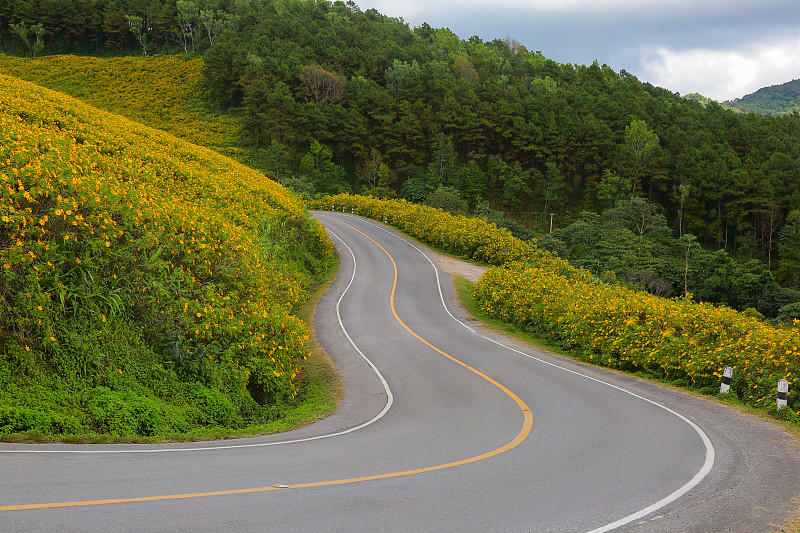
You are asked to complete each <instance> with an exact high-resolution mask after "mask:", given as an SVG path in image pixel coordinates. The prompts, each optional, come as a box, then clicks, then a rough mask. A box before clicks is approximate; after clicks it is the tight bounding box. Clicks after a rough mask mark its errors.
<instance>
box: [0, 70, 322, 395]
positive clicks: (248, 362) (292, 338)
mask: <svg viewBox="0 0 800 533" xmlns="http://www.w3.org/2000/svg"><path fill="white" fill-rule="evenodd" d="M270 220H272V221H275V220H279V221H282V223H283V224H286V225H290V226H292V227H296V228H300V230H299V231H304V232H305V234H304V235H305V238H307V239H308V240H312V241H315V243H316V244H315V246H316V248H317V249H318V250H322V255H323V256H324V257H322V258H321V260H322V262H323V263H325V262H328V261H330V260H331V259H332V250H331V248H330V244H329V243H328V240H327V237H326V235H325V232H324V230H323V229H322V227H321V226H320V225H319V224H317V223H316V222H314V221H311V220H309V218H308V214H307V212H306V211H305V207H304V206H303V205H302V204H301V203H300V202H299V201H298V199H297V198H296V197H295V196H294V195H293V194H291V193H289V192H287V191H286V189H284V188H282V187H281V186H279V185H278V184H276V183H275V182H273V181H271V180H269V179H267V178H266V177H265V176H264V175H263V174H261V173H259V172H257V171H254V170H252V169H250V168H247V167H245V166H243V165H240V164H238V163H236V162H234V161H232V160H230V159H228V158H226V157H224V156H221V155H219V154H218V153H216V152H213V151H211V150H209V149H206V148H201V147H199V146H196V145H192V144H189V143H186V142H184V141H182V140H179V139H177V138H175V137H173V136H171V135H168V134H166V133H163V132H160V131H157V130H154V129H151V128H148V127H145V126H142V125H140V124H138V123H135V122H132V121H129V120H126V119H124V118H122V117H120V116H117V115H112V114H109V113H105V112H101V111H98V110H97V109H94V108H91V107H89V106H87V105H85V104H82V103H80V102H78V101H77V100H74V99H73V98H70V97H68V96H65V95H63V94H60V93H56V92H53V91H50V90H48V89H44V88H42V87H39V86H36V85H33V84H32V83H28V82H25V81H22V80H20V79H18V78H13V77H9V76H5V75H0V221H1V222H0V265H2V268H0V285H2V286H1V287H0V290H2V293H0V298H1V299H2V302H1V303H2V309H3V314H2V315H0V319H1V320H0V327H2V333H3V334H4V336H5V337H6V338H7V339H8V338H12V339H14V340H15V341H16V343H17V344H18V345H19V346H25V349H26V351H30V350H34V351H36V352H37V353H44V352H46V351H47V345H48V343H54V344H57V343H59V342H61V340H62V339H61V338H62V336H65V335H67V333H68V332H65V331H63V330H62V329H60V327H62V325H61V324H60V317H64V316H71V315H69V314H70V313H90V314H91V313H94V314H95V315H96V317H95V318H96V320H97V321H98V323H102V324H103V326H102V327H110V326H108V323H110V322H112V321H113V320H112V319H113V317H114V316H115V315H120V314H124V313H129V314H130V313H134V312H136V310H135V309H123V308H122V307H123V306H122V303H120V302H122V301H123V300H124V302H127V305H134V306H136V307H137V308H142V309H143V308H148V309H151V312H150V313H149V315H148V317H149V319H151V320H152V321H153V323H150V324H148V327H149V328H151V329H152V330H153V331H158V330H161V331H163V332H164V333H171V334H180V335H182V336H183V337H184V338H185V339H187V342H188V343H191V344H193V345H195V346H203V345H206V344H209V343H212V342H215V343H217V344H219V345H221V346H224V347H226V348H225V351H224V357H223V358H224V359H225V361H224V362H225V363H226V364H230V363H233V362H236V363H237V365H238V363H241V364H242V366H243V367H245V371H246V372H247V375H248V376H250V379H251V382H252V381H253V380H254V379H255V380H257V381H259V382H260V383H261V384H262V385H267V384H269V385H270V389H281V388H282V389H284V390H288V391H289V392H290V393H291V394H294V393H295V389H294V387H295V384H294V377H295V376H296V375H297V371H298V366H297V365H298V362H299V361H300V360H302V359H304V358H305V356H306V353H307V350H306V339H307V338H308V331H307V327H306V325H305V324H304V323H302V322H301V321H300V320H299V319H297V318H296V317H295V316H293V312H294V310H295V309H296V308H297V307H298V305H299V304H300V303H301V302H303V301H304V300H305V298H306V295H307V287H308V284H309V281H310V280H309V275H308V274H304V273H301V272H299V271H298V270H297V269H295V268H293V267H292V266H291V265H290V264H288V263H286V261H285V260H284V259H283V258H282V257H281V256H278V255H275V254H271V252H270V250H271V249H272V248H273V247H274V243H271V242H268V240H267V239H266V237H265V236H264V235H263V231H262V227H263V225H264V223H265V221H270ZM81 280H83V283H81ZM97 280H102V285H103V287H105V290H104V293H103V294H86V293H85V290H84V288H82V287H86V286H92V284H95V285H97V284H98V281H97ZM81 291H84V292H81ZM129 293H132V294H133V296H130V295H129ZM126 294H128V296H126V297H125V298H127V299H125V298H123V297H122V295H126ZM89 300H91V301H94V302H100V304H98V305H96V306H95V307H87V306H88V303H87V301H89ZM107 321H108V322H107ZM220 363H223V361H220ZM252 374H255V376H253V375H252Z"/></svg>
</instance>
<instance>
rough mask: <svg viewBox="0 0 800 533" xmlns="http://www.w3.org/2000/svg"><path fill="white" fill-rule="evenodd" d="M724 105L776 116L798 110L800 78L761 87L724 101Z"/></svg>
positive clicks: (799, 108)
mask: <svg viewBox="0 0 800 533" xmlns="http://www.w3.org/2000/svg"><path fill="white" fill-rule="evenodd" d="M725 104H726V105H728V106H730V107H732V108H734V109H738V110H740V111H744V112H746V113H757V114H759V115H768V116H778V115H786V114H788V113H792V112H794V111H800V80H792V81H789V82H786V83H781V84H778V85H771V86H769V87H763V88H761V89H759V90H757V91H756V92H754V93H751V94H748V95H746V96H743V97H741V98H736V99H735V100H731V101H728V102H725Z"/></svg>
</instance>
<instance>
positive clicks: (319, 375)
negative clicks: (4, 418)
mask: <svg viewBox="0 0 800 533" xmlns="http://www.w3.org/2000/svg"><path fill="white" fill-rule="evenodd" d="M337 272H338V261H337V263H336V265H335V267H332V268H331V269H330V270H329V272H328V273H327V274H326V275H325V277H324V278H323V279H322V280H321V281H320V282H319V283H318V284H317V285H316V287H315V289H314V290H313V291H312V293H311V297H310V298H309V299H308V301H307V302H306V303H305V305H304V306H303V307H302V309H301V310H300V311H299V313H298V318H300V319H301V320H302V321H303V322H305V323H307V324H311V322H312V319H313V317H314V311H315V310H316V306H317V304H318V303H319V301H320V300H321V299H322V297H323V296H324V295H325V293H326V292H327V291H328V288H329V287H330V286H331V284H332V283H333V281H334V280H335V279H336V274H337ZM308 349H309V353H310V356H309V358H308V359H307V360H306V361H304V362H303V371H302V373H301V375H300V376H299V378H298V382H297V385H298V389H299V390H300V394H298V397H297V401H296V402H294V403H293V404H290V405H282V406H280V407H279V414H278V416H277V418H276V419H275V420H274V421H272V422H269V423H266V424H258V425H250V426H248V427H246V428H241V429H230V428H222V427H211V428H195V429H193V430H190V431H188V432H186V433H174V434H169V435H163V436H156V437H143V436H136V435H109V434H96V433H88V434H81V435H67V436H59V439H58V440H60V441H61V442H66V443H70V444H111V443H138V444H144V443H159V442H198V441H207V440H222V439H235V438H243V437H256V436H260V435H269V434H273V433H281V432H285V431H290V430H293V429H297V428H300V427H303V426H307V425H308V424H311V423H313V422H316V421H317V420H320V419H322V418H325V417H326V416H328V415H329V414H331V413H333V412H334V411H335V410H336V409H337V408H338V406H339V402H340V401H341V400H342V398H343V397H344V394H345V389H344V381H343V380H342V378H341V376H340V375H339V374H338V372H337V370H336V367H335V365H334V364H333V362H332V361H331V360H330V358H329V357H328V355H327V354H326V353H325V351H324V350H323V349H322V347H321V346H320V345H319V343H318V342H317V340H316V337H315V335H314V333H313V331H312V332H311V337H310V338H309V341H308ZM2 440H3V441H4V442H26V443H42V442H52V441H53V437H52V436H48V435H44V434H42V433H41V432H39V431H27V432H22V433H15V434H12V435H3V439H2Z"/></svg>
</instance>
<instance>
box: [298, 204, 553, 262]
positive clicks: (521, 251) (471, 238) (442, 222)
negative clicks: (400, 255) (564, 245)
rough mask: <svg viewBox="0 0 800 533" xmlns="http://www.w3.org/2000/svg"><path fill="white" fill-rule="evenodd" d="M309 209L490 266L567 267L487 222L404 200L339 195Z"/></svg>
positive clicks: (544, 252) (533, 246)
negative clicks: (360, 219)
mask: <svg viewBox="0 0 800 533" xmlns="http://www.w3.org/2000/svg"><path fill="white" fill-rule="evenodd" d="M313 207H315V208H317V209H324V210H333V211H342V210H344V211H346V212H347V213H351V212H352V213H355V214H358V215H361V216H365V217H369V218H372V219H375V220H386V222H387V223H388V224H391V225H392V226H394V227H396V228H399V229H400V230H402V231H404V232H406V233H408V234H409V235H411V236H413V237H416V238H417V239H419V240H421V241H423V242H426V243H428V244H431V245H433V246H436V247H438V248H440V249H442V250H445V251H447V252H450V253H453V254H457V255H460V256H462V257H467V258H469V259H475V260H477V261H483V262H485V263H489V264H493V265H502V264H504V263H506V262H509V261H518V260H521V259H529V260H536V261H538V262H540V263H541V264H542V265H549V266H550V268H554V269H560V268H564V267H566V266H568V264H567V263H566V262H565V261H562V260H561V259H559V258H557V257H556V256H554V255H552V254H550V253H549V252H546V251H544V250H539V249H538V248H536V245H535V243H532V242H526V241H521V240H519V239H515V238H514V236H512V235H511V233H510V232H509V231H508V230H506V229H504V228H498V227H497V226H496V225H495V224H492V223H491V222H487V221H485V220H483V219H481V218H470V217H465V216H460V215H452V214H450V213H448V212H446V211H443V210H441V209H435V208H432V207H428V206H424V205H419V204H414V203H411V202H407V201H405V200H381V199H378V198H373V197H370V196H359V195H350V194H339V195H336V196H324V197H322V198H320V199H319V200H316V201H315V202H314V203H313Z"/></svg>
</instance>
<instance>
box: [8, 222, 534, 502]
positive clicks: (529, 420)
mask: <svg viewBox="0 0 800 533" xmlns="http://www.w3.org/2000/svg"><path fill="white" fill-rule="evenodd" d="M325 218H331V219H333V220H336V221H337V222H340V223H342V224H344V225H346V226H348V227H350V228H351V229H353V230H355V231H357V232H359V233H360V234H362V235H363V236H364V237H366V238H367V239H369V240H370V241H372V242H373V243H374V244H375V245H376V246H377V247H378V248H380V249H381V250H383V251H384V253H385V254H386V255H387V256H388V257H389V259H390V260H391V262H392V267H393V268H394V281H393V283H392V292H391V296H390V299H389V301H390V305H391V308H392V313H393V314H394V317H395V319H396V320H397V321H398V322H399V323H400V325H402V326H403V328H405V329H406V330H407V331H408V332H409V333H411V334H412V335H413V336H414V337H416V338H417V339H419V340H420V341H422V342H423V343H424V344H425V345H427V346H429V347H430V348H432V349H433V350H435V351H436V352H438V353H440V354H441V355H443V356H445V357H447V358H448V359H450V360H452V361H454V362H455V363H458V364H459V365H461V366H463V367H464V368H466V369H468V370H470V371H472V372H474V373H475V374H477V375H479V376H480V377H482V378H483V379H485V380H486V381H488V382H489V383H491V384H492V385H494V386H495V387H497V388H499V389H500V390H502V391H503V392H504V393H505V394H506V395H507V396H509V397H510V398H511V399H512V400H514V402H516V404H517V405H518V406H519V408H520V409H521V410H522V414H523V417H524V420H523V423H522V428H521V429H520V431H519V433H517V435H516V436H515V437H514V439H513V440H511V441H510V442H509V443H508V444H505V445H504V446H501V447H499V448H495V449H494V450H491V451H488V452H486V453H484V454H481V455H477V456H475V457H470V458H468V459H462V460H460V461H453V462H451V463H445V464H440V465H435V466H428V467H424V468H417V469H414V470H403V471H401V472H390V473H387V474H376V475H373V476H363V477H354V478H348V479H336V480H332V481H317V482H312V483H297V484H294V485H280V486H276V485H273V486H269V487H255V488H250V489H234V490H219V491H213V492H195V493H188V494H167V495H162V496H143V497H139V498H114V499H107V500H86V501H75V502H56V503H32V504H22V505H3V506H0V512H3V511H24V510H32V509H53V508H58V507H84V506H89V505H110V504H115V503H138V502H153V501H165V500H185V499H190V498H207V497H211V496H228V495H232V494H253V493H258V492H269V491H273V490H287V489H303V488H310V487H327V486H332V485H346V484H349V483H360V482H362V481H375V480H378V479H389V478H394V477H403V476H413V475H416V474H424V473H426V472H434V471H436V470H444V469H446V468H453V467H456V466H462V465H466V464H470V463H476V462H478V461H483V460H484V459H488V458H490V457H494V456H496V455H500V454H501V453H505V452H507V451H509V450H511V449H512V448H515V447H517V446H519V444H521V443H522V441H524V440H525V439H526V438H527V437H528V435H530V433H531V430H532V429H533V414H531V410H530V409H529V408H528V406H527V405H526V404H525V402H524V401H522V399H521V398H520V397H519V396H517V395H516V394H514V393H513V392H511V391H510V390H509V389H508V388H506V387H505V386H504V385H502V384H501V383H499V382H497V381H496V380H494V379H492V378H490V377H489V376H487V375H486V374H484V373H483V372H481V371H479V370H477V369H475V368H473V367H471V366H469V365H468V364H466V363H464V362H462V361H459V360H458V359H456V358H455V357H453V356H451V355H449V354H447V353H445V352H444V351H442V350H441V349H439V348H437V347H436V346H434V345H433V344H431V343H430V342H428V341H427V340H425V339H423V338H422V337H420V336H419V335H418V334H417V333H416V332H414V331H413V330H412V329H411V328H409V327H408V326H407V325H406V323H405V322H403V320H402V319H401V318H400V317H399V316H398V315H397V310H396V309H395V306H394V296H395V292H396V290H397V263H395V260H394V257H392V254H390V253H389V251H388V250H386V248H384V247H383V246H381V245H380V244H379V243H378V242H377V241H375V240H374V239H373V238H372V237H370V236H369V235H367V234H366V233H364V232H363V231H361V230H359V229H358V228H355V227H353V226H351V225H350V224H348V223H346V222H344V221H342V220H338V219H335V218H333V217H325Z"/></svg>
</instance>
